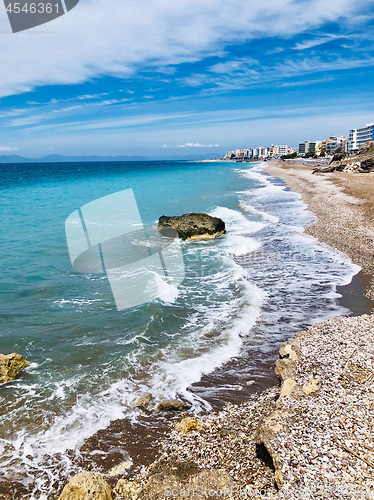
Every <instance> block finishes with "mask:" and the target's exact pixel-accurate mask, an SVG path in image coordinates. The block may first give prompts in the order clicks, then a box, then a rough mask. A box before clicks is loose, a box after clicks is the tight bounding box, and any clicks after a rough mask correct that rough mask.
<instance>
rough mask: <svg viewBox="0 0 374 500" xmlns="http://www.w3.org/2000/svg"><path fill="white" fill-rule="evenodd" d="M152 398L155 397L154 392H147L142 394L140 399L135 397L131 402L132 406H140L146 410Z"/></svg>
mask: <svg viewBox="0 0 374 500" xmlns="http://www.w3.org/2000/svg"><path fill="white" fill-rule="evenodd" d="M152 399H153V394H152V393H151V392H146V393H145V394H143V395H142V396H140V398H139V399H135V400H134V401H133V402H132V403H131V406H132V407H133V408H139V409H140V410H143V411H145V410H146V409H147V408H148V406H149V403H150V402H151V401H152Z"/></svg>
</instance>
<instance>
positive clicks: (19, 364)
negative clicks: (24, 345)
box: [0, 352, 28, 384]
mask: <svg viewBox="0 0 374 500" xmlns="http://www.w3.org/2000/svg"><path fill="white" fill-rule="evenodd" d="M27 365H28V362H27V361H26V360H25V358H24V357H23V356H21V355H20V354H16V353H15V352H14V353H13V354H8V355H5V354H0V384H6V383H7V382H10V381H11V380H14V379H15V378H16V377H17V375H18V373H19V372H20V371H21V370H22V368H24V367H25V366H27Z"/></svg>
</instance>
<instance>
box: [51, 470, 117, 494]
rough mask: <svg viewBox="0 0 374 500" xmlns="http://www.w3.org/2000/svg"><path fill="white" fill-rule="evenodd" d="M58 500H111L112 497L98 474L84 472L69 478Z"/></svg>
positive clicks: (107, 486) (105, 483)
mask: <svg viewBox="0 0 374 500" xmlns="http://www.w3.org/2000/svg"><path fill="white" fill-rule="evenodd" d="M58 500H113V495H112V489H111V487H110V486H109V484H108V483H107V482H106V481H105V480H104V478H103V477H102V476H101V475H100V474H97V473H94V472H88V471H84V472H80V473H79V474H76V475H75V476H73V477H72V478H71V480H70V481H69V482H68V484H66V485H65V487H64V489H63V490H62V493H61V495H60V496H59V497H58Z"/></svg>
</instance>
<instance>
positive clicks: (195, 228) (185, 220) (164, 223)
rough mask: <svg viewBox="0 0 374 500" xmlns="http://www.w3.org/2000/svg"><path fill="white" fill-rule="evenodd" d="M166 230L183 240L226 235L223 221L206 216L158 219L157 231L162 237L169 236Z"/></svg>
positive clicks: (191, 214) (191, 215)
mask: <svg viewBox="0 0 374 500" xmlns="http://www.w3.org/2000/svg"><path fill="white" fill-rule="evenodd" d="M168 228H173V229H175V231H177V233H178V236H179V238H182V239H183V240H194V239H198V238H215V237H216V236H219V235H220V234H225V233H226V229H225V223H224V222H223V220H222V219H219V218H218V217H212V216H211V215H208V214H196V213H188V214H183V215H180V216H175V217H167V216H166V215H163V216H161V217H160V218H159V221H158V230H159V231H160V233H161V234H162V235H164V236H169V234H168Z"/></svg>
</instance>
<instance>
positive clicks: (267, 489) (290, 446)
mask: <svg viewBox="0 0 374 500" xmlns="http://www.w3.org/2000/svg"><path fill="white" fill-rule="evenodd" d="M264 171H265V172H266V173H269V174H271V175H273V176H276V177H279V178H281V179H282V180H283V181H284V182H285V183H286V184H287V186H288V187H289V188H291V189H292V190H293V191H295V192H297V193H299V194H300V195H301V196H302V199H303V201H304V202H305V203H306V204H307V206H308V208H309V210H311V211H312V212H313V213H314V214H315V215H316V216H317V219H316V220H315V222H314V223H313V224H312V225H309V226H307V227H306V228H305V231H306V233H307V234H310V235H312V236H314V237H316V238H318V239H319V240H320V241H322V242H324V243H325V244H327V245H329V246H331V247H333V248H335V249H337V250H339V251H340V252H344V253H346V254H347V255H349V256H350V258H351V259H352V261H353V262H355V263H357V264H358V265H360V266H361V268H362V271H361V272H360V273H358V275H356V276H355V277H354V279H353V280H352V281H353V282H351V283H350V284H349V285H346V286H345V287H341V288H340V289H338V290H339V291H341V292H342V293H343V294H344V296H343V299H344V300H345V301H346V302H347V306H348V307H349V306H350V307H351V310H352V312H354V311H355V310H356V311H359V312H360V313H369V312H371V309H372V306H373V302H372V297H373V295H372V293H373V282H372V277H373V262H372V261H373V255H372V239H371V236H372V234H373V227H372V214H373V204H372V201H371V200H372V194H373V192H374V188H373V186H372V185H370V182H368V180H369V179H370V180H371V178H372V176H371V175H365V174H363V175H357V174H356V175H355V174H338V175H337V174H327V175H326V174H324V175H321V174H317V175H316V174H312V169H311V167H309V166H308V167H305V166H301V165H297V164H294V165H292V164H291V165H290V164H282V165H281V166H278V165H272V164H270V165H268V166H266V168H265V169H264ZM373 330H374V316H370V315H367V314H365V315H363V316H357V315H356V316H352V315H351V317H338V318H333V319H329V320H327V321H324V322H321V323H317V324H315V325H313V326H312V327H310V328H308V329H306V330H304V331H302V332H299V333H298V334H297V335H296V336H295V337H294V338H293V339H292V340H290V341H289V342H287V343H286V344H284V345H283V346H282V347H281V349H280V356H279V358H280V359H279V360H278V361H277V362H276V363H275V365H276V368H275V372H276V374H277V377H278V378H279V380H280V384H279V387H273V388H270V389H267V390H266V391H263V392H260V393H258V394H252V395H250V396H249V397H247V398H246V399H245V400H244V401H242V402H241V403H239V404H234V405H233V404H228V405H227V406H226V407H225V408H224V409H223V410H222V411H220V412H218V413H211V414H208V415H205V416H203V417H201V418H199V419H198V420H197V422H198V424H199V425H200V426H201V428H200V429H199V431H195V432H194V431H193V429H194V428H195V427H194V426H193V425H192V427H191V429H192V432H190V433H188V432H187V433H183V432H180V431H179V432H178V431H177V430H176V429H175V421H172V422H169V428H170V431H169V433H165V435H164V436H163V437H162V438H159V441H158V445H159V447H160V450H161V452H160V453H161V455H160V456H159V457H158V458H157V460H156V461H155V463H153V464H152V465H151V466H149V467H148V468H144V469H143V470H142V472H141V474H139V471H134V474H133V476H131V474H130V475H129V476H127V477H126V478H122V479H120V481H119V482H118V483H117V486H116V489H115V492H116V494H117V498H126V499H128V498H157V499H159V498H170V497H173V498H184V497H186V496H191V495H195V496H196V494H197V492H200V494H199V497H200V498H206V499H209V498H220V497H221V498H222V497H224V498H230V499H231V498H232V499H239V498H269V499H270V498H274V499H275V498H282V499H295V500H296V499H300V498H303V499H304V498H305V499H307V498H316V497H318V498H342V499H343V498H350V499H366V498H367V499H370V498H373V494H374V453H373V452H374V443H373V442H372V441H373V440H372V436H373V432H374V429H373V427H372V422H373V417H374V415H373V412H374V371H373V360H374V334H373ZM185 417H186V414H184V415H182V416H180V417H179V418H176V420H177V421H180V420H182V421H183V418H185ZM209 488H210V489H209ZM188 491H189V492H190V493H189V494H188ZM171 492H173V493H171ZM201 492H203V493H201Z"/></svg>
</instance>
